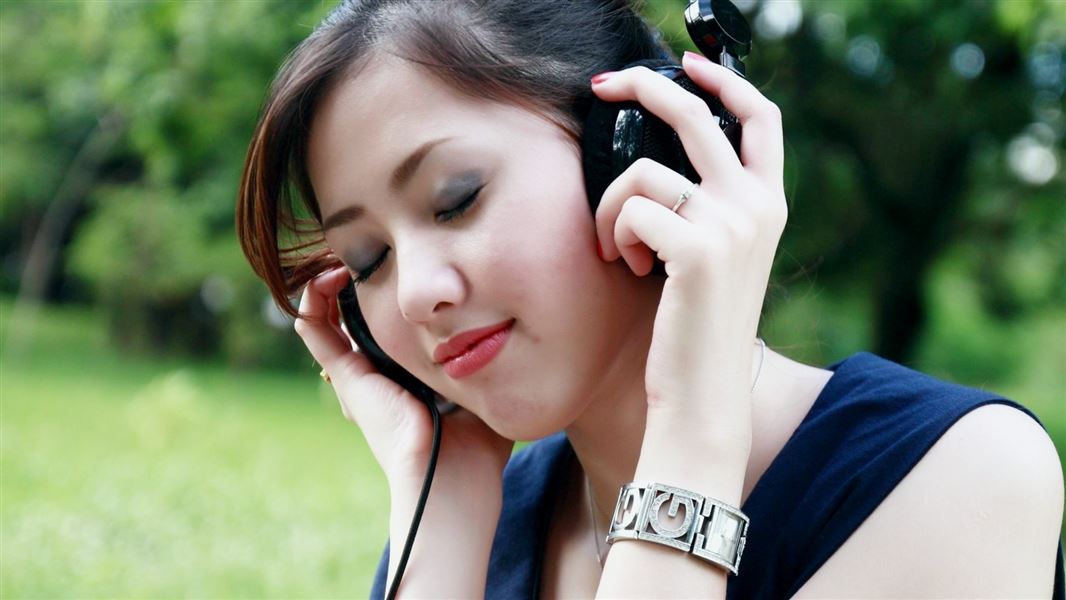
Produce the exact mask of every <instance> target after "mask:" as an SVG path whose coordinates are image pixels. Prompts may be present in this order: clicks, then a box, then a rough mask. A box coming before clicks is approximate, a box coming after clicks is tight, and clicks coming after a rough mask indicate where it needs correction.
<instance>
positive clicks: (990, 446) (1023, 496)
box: [796, 404, 1063, 598]
mask: <svg viewBox="0 0 1066 600" xmlns="http://www.w3.org/2000/svg"><path fill="white" fill-rule="evenodd" d="M1062 511H1063V474H1062V465H1061V464H1060V463H1059V458H1058V454H1057V453H1056V451H1055V446H1054V444H1053V443H1052V442H1051V439H1050V438H1049V437H1048V435H1047V434H1046V433H1045V432H1044V430H1043V429H1042V428H1041V427H1040V425H1039V424H1038V423H1037V422H1036V421H1035V420H1033V419H1032V418H1031V417H1029V416H1028V415H1026V414H1025V413H1023V412H1022V411H1020V410H1018V409H1016V408H1013V407H1010V406H1006V405H1003V404H988V405H984V406H982V407H980V408H977V409H975V410H973V411H970V412H969V413H967V414H966V415H965V416H963V417H962V418H961V419H959V420H958V422H956V423H955V424H954V425H953V426H952V427H951V428H950V429H949V430H948V431H947V432H946V433H945V434H944V435H943V436H942V437H941V438H940V439H939V440H938V441H937V443H936V444H934V446H933V447H932V448H931V449H930V450H929V452H928V453H927V454H926V455H925V456H924V457H923V458H922V459H921V460H920V461H919V462H918V464H917V465H915V467H914V469H913V470H912V471H911V472H910V473H908V475H907V476H906V477H905V478H904V479H903V481H901V482H900V484H899V485H898V486H897V487H896V488H895V489H894V490H893V491H892V492H891V493H890V494H889V495H888V497H887V498H885V500H884V502H882V503H881V505H880V506H878V508H877V509H876V510H875V511H874V512H873V514H871V515H870V517H869V518H868V519H867V520H866V521H865V522H863V524H862V525H861V526H860V527H859V528H858V529H857V530H856V531H855V533H854V534H853V535H852V536H851V537H850V538H848V540H847V541H846V542H845V543H844V544H843V545H842V546H841V547H840V549H839V550H837V552H836V553H835V554H834V555H833V556H832V557H831V558H830V559H829V560H828V561H827V562H826V564H825V565H823V566H822V568H821V569H819V571H818V572H817V573H815V574H814V576H813V577H811V579H810V580H808V581H807V583H806V584H805V585H804V586H803V588H802V589H800V591H799V592H798V593H797V595H796V597H799V598H830V597H897V598H904V597H906V598H923V597H924V598H960V597H966V598H991V597H998V598H1004V597H1011V598H1023V597H1024V598H1030V597H1043V598H1046V597H1048V596H1049V595H1050V592H1051V586H1052V581H1053V578H1054V570H1055V558H1056V556H1057V544H1058V540H1059V530H1060V528H1061V525H1062Z"/></svg>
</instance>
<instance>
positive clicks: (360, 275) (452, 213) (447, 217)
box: [352, 185, 485, 285]
mask: <svg viewBox="0 0 1066 600" xmlns="http://www.w3.org/2000/svg"><path fill="white" fill-rule="evenodd" d="M484 187H485V186H484V185H481V186H478V188H477V189H476V190H474V191H473V192H472V193H471V194H470V195H469V196H467V197H466V198H464V199H463V201H462V202H460V203H459V204H458V206H456V207H455V208H451V209H448V210H446V211H444V212H441V213H438V214H437V215H436V217H435V218H436V221H437V222H438V223H449V222H451V221H454V220H456V219H459V218H460V217H462V216H463V215H464V214H466V212H467V211H468V210H470V208H472V207H473V206H474V204H475V203H477V201H478V198H479V196H480V195H481V190H482V188H484ZM390 250H391V249H390V248H385V251H384V252H382V253H381V255H380V256H378V258H377V259H376V260H375V261H374V262H373V263H372V264H371V265H370V266H368V267H366V268H365V269H362V270H359V271H355V272H354V273H353V274H352V281H353V282H355V284H356V285H358V284H360V283H363V282H364V281H366V280H367V279H370V276H371V275H373V274H374V272H375V271H377V270H378V269H379V268H381V265H382V263H384V262H385V258H386V257H387V256H388V255H389V251H390Z"/></svg>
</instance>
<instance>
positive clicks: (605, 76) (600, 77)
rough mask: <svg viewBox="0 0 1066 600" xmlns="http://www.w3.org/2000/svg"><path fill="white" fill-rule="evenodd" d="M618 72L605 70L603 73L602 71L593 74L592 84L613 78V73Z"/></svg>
mask: <svg viewBox="0 0 1066 600" xmlns="http://www.w3.org/2000/svg"><path fill="white" fill-rule="evenodd" d="M616 72H617V71H604V72H603V73H600V74H598V75H593V76H592V85H596V84H597V83H603V82H604V81H607V80H608V79H610V78H611V75H614V74H615V73H616Z"/></svg>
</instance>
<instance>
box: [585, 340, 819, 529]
mask: <svg viewBox="0 0 1066 600" xmlns="http://www.w3.org/2000/svg"><path fill="white" fill-rule="evenodd" d="M639 334H640V335H638V336H636V337H638V338H639V339H632V340H631V341H630V343H627V344H626V345H625V347H626V348H644V349H645V351H644V352H643V353H642V356H639V355H637V356H622V357H620V359H621V360H620V362H619V363H618V364H616V365H614V368H612V369H611V372H610V373H608V377H606V378H604V380H603V381H604V384H605V385H604V386H601V388H600V390H598V392H597V393H596V394H595V395H594V397H593V400H592V402H590V404H589V405H588V408H587V409H586V410H585V412H584V413H582V415H581V416H580V417H579V418H578V419H577V420H576V421H574V422H573V423H572V424H571V425H570V426H569V427H567V429H566V434H567V438H568V439H569V441H570V444H571V446H572V447H573V448H574V453H575V454H576V455H577V458H578V461H579V462H580V464H581V468H582V469H583V470H584V473H585V477H587V478H588V482H589V489H591V492H592V497H591V504H592V505H593V506H594V507H595V511H596V513H597V514H596V524H597V527H598V529H599V531H600V532H601V535H606V532H607V527H608V525H609V524H610V520H611V513H612V512H613V510H614V504H615V500H616V499H617V496H618V489H619V488H620V487H621V486H622V485H623V484H624V483H628V482H629V481H632V480H633V473H634V471H635V470H636V466H637V461H638V459H639V458H640V450H641V445H642V443H643V437H644V426H645V417H646V414H647V398H646V396H645V393H644V371H645V365H646V362H647V351H646V349H647V348H648V347H649V346H650V344H651V337H650V336H651V331H650V328H649V329H648V330H647V331H640V332H639ZM751 351H752V352H753V356H752V373H751V377H752V381H754V380H755V376H756V373H757V372H758V373H759V378H758V385H757V386H756V388H755V391H754V392H752V449H751V457H750V459H749V461H748V468H747V473H746V477H745V482H744V492H743V499H744V500H746V499H747V497H748V495H749V493H750V492H751V489H752V488H753V487H754V485H755V483H756V481H757V480H758V478H759V477H760V476H761V475H762V473H763V471H765V470H766V467H768V466H769V463H770V462H771V461H772V459H773V457H774V456H776V454H777V451H778V450H780V446H781V445H783V444H784V441H786V440H787V439H788V437H789V436H790V435H791V433H792V431H794V430H795V427H796V426H798V425H799V422H800V421H801V420H802V418H803V416H805V415H806V413H807V410H809V408H810V404H811V403H813V401H814V399H815V398H816V397H817V395H818V392H820V391H821V389H822V387H824V385H825V382H826V381H828V378H829V376H830V375H831V373H830V372H828V371H825V370H823V369H818V368H814V367H809V366H806V365H803V364H800V363H798V362H795V361H793V360H791V359H789V358H787V357H785V356H782V355H780V354H777V353H776V352H774V351H772V350H770V349H769V348H766V350H765V355H763V349H762V348H761V347H760V346H759V345H757V344H753V345H752V349H751ZM760 362H761V363H762V369H761V372H760V371H759V365H760ZM623 363H624V364H623ZM612 375H613V376H612ZM608 384H609V385H608ZM665 483H669V482H665ZM574 485H580V487H581V492H580V496H581V497H585V496H586V492H585V485H584V483H583V482H581V481H580V480H578V481H577V482H576V483H574ZM584 499H585V500H588V499H587V498H584ZM585 504H588V502H585ZM585 510H587V507H586V509H585Z"/></svg>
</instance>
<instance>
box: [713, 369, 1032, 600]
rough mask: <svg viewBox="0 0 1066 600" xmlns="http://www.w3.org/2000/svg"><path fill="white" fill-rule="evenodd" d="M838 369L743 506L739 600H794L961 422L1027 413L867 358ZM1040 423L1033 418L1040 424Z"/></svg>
mask: <svg viewBox="0 0 1066 600" xmlns="http://www.w3.org/2000/svg"><path fill="white" fill-rule="evenodd" d="M830 368H831V369H832V370H834V371H835V373H834V375H833V377H832V378H830V380H829V382H828V384H826V386H825V388H824V389H823V390H822V392H821V394H820V395H819V397H818V399H817V400H816V401H815V403H814V406H812V407H811V410H810V411H809V412H808V414H807V416H806V418H805V419H804V420H803V422H802V423H801V424H800V425H799V427H797V429H796V431H795V432H794V433H793V435H792V437H791V438H790V439H789V441H788V442H787V443H786V444H785V446H784V447H783V448H782V449H781V451H780V452H779V454H778V456H777V457H776V458H775V459H774V461H773V462H772V463H771V465H770V467H769V468H768V469H767V470H766V472H765V473H764V474H763V476H762V477H761V478H760V480H759V482H758V483H757V484H756V486H755V488H754V489H753V490H752V492H751V494H750V495H749V497H748V499H747V501H746V502H745V504H744V507H743V510H744V512H745V513H746V514H747V515H748V516H749V517H750V518H751V525H750V526H749V529H748V542H747V546H746V550H745V554H744V566H745V567H747V569H741V573H740V575H739V576H737V577H735V578H733V579H731V580H730V584H729V596H730V597H736V598H754V597H791V596H793V595H794V594H795V593H796V592H797V591H799V589H800V588H801V587H802V586H803V584H804V583H806V581H807V580H808V579H810V577H811V576H812V575H813V574H814V573H815V572H816V571H817V570H818V569H819V568H821V566H822V565H823V564H824V563H825V562H826V561H827V560H828V559H829V558H830V557H831V556H832V555H833V553H834V552H835V551H836V550H837V549H838V548H839V547H840V546H841V545H842V544H843V543H844V542H845V541H846V540H847V539H848V537H850V536H851V534H852V533H853V532H854V531H855V530H856V529H857V528H858V527H859V525H861V524H862V522H863V521H864V520H865V519H866V518H867V517H868V516H870V514H871V513H873V511H874V510H875V509H876V508H877V506H878V505H879V504H880V503H881V502H882V501H883V500H884V499H885V497H887V496H888V494H889V492H891V491H892V489H893V488H895V487H896V485H897V484H898V483H899V482H900V481H902V479H903V478H904V477H905V476H906V475H907V473H909V472H910V470H911V469H912V468H913V467H914V465H915V464H917V463H918V461H919V460H920V459H921V458H922V456H923V455H925V453H926V452H927V451H928V450H929V449H930V448H931V447H932V446H933V444H935V443H936V441H937V440H938V439H939V438H940V437H941V436H942V435H943V434H944V432H945V431H947V430H948V428H949V427H951V426H952V425H953V424H954V423H955V422H956V421H958V420H959V419H960V418H961V417H962V416H963V415H965V414H966V413H968V412H969V411H971V410H974V409H975V408H978V407H980V406H983V405H985V404H989V403H1001V404H1007V405H1010V406H1014V407H1015V408H1018V409H1019V410H1022V411H1023V412H1025V413H1026V414H1028V415H1029V416H1031V417H1032V418H1033V419H1036V416H1035V415H1033V414H1032V413H1031V412H1030V411H1029V410H1028V409H1026V408H1025V407H1023V406H1021V405H1019V404H1017V403H1015V402H1012V401H1010V400H1007V399H1005V398H1002V397H1000V396H997V395H995V394H992V393H990V392H986V391H982V390H977V389H973V388H968V387H964V386H960V385H955V384H951V383H947V382H944V381H941V380H938V379H935V378H933V377H930V376H928V375H924V374H922V373H919V372H917V371H913V370H911V369H908V368H906V367H904V366H902V365H899V364H896V363H894V362H892V361H888V360H885V359H883V358H880V357H878V356H875V355H873V354H869V353H865V352H862V353H858V354H855V355H853V356H851V357H850V358H848V359H846V360H843V361H841V362H839V363H836V364H834V365H832V366H831V367H830ZM1036 420H1037V422H1038V423H1039V419H1036Z"/></svg>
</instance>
